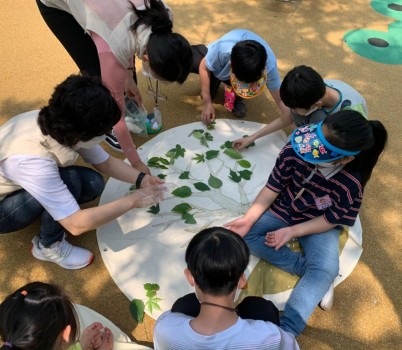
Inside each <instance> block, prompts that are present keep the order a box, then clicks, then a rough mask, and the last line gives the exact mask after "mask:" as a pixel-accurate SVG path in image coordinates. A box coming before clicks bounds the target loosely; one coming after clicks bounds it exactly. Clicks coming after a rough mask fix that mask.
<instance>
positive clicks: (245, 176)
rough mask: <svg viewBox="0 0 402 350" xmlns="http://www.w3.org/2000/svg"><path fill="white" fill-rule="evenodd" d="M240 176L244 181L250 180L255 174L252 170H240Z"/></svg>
mask: <svg viewBox="0 0 402 350" xmlns="http://www.w3.org/2000/svg"><path fill="white" fill-rule="evenodd" d="M239 174H240V176H241V177H242V178H243V179H244V180H250V179H251V175H253V172H252V171H250V170H240V171H239Z"/></svg>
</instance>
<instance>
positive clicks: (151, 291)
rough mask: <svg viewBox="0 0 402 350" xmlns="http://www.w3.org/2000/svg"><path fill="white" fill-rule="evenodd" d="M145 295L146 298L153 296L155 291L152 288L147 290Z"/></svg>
mask: <svg viewBox="0 0 402 350" xmlns="http://www.w3.org/2000/svg"><path fill="white" fill-rule="evenodd" d="M145 295H146V296H147V298H153V297H154V296H155V295H156V292H155V291H154V290H147V292H146V293H145Z"/></svg>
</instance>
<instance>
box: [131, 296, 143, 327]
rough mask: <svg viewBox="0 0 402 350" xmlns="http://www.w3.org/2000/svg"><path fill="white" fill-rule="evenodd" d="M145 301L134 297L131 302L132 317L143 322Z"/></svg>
mask: <svg viewBox="0 0 402 350" xmlns="http://www.w3.org/2000/svg"><path fill="white" fill-rule="evenodd" d="M144 310H145V305H144V302H143V301H142V300H140V299H133V300H131V303H130V314H131V317H132V318H133V319H134V320H136V321H137V322H138V323H142V322H143V320H144Z"/></svg>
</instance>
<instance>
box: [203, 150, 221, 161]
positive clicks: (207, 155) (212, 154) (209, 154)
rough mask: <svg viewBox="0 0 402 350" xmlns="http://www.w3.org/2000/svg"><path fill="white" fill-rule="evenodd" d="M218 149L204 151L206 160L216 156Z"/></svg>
mask: <svg viewBox="0 0 402 350" xmlns="http://www.w3.org/2000/svg"><path fill="white" fill-rule="evenodd" d="M218 154H219V151H216V150H210V151H207V152H205V158H207V159H208V160H211V159H214V158H216V157H217V156H218Z"/></svg>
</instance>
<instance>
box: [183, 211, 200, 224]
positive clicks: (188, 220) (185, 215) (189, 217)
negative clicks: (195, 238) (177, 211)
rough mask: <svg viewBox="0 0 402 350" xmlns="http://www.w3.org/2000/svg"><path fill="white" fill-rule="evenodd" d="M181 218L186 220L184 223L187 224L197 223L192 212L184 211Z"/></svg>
mask: <svg viewBox="0 0 402 350" xmlns="http://www.w3.org/2000/svg"><path fill="white" fill-rule="evenodd" d="M181 218H182V219H183V220H184V223H186V224H192V225H193V224H196V223H197V221H195V219H194V216H193V214H190V213H183V214H181Z"/></svg>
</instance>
